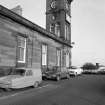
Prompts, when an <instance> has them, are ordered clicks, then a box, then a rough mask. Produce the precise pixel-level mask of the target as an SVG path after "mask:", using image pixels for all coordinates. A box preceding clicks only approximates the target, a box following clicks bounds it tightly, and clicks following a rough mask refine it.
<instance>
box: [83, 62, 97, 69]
mask: <svg viewBox="0 0 105 105" xmlns="http://www.w3.org/2000/svg"><path fill="white" fill-rule="evenodd" d="M82 68H83V70H94V69H96V68H97V67H96V65H94V64H92V63H85V64H84V65H83V67H82Z"/></svg>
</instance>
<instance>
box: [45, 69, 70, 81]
mask: <svg viewBox="0 0 105 105" xmlns="http://www.w3.org/2000/svg"><path fill="white" fill-rule="evenodd" d="M43 78H44V79H56V80H57V81H59V80H60V79H62V78H67V79H69V78H70V76H69V72H68V70H67V69H66V68H59V67H54V68H52V69H50V70H47V71H45V72H44V73H43Z"/></svg>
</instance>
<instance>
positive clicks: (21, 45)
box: [18, 36, 26, 63]
mask: <svg viewBox="0 0 105 105" xmlns="http://www.w3.org/2000/svg"><path fill="white" fill-rule="evenodd" d="M25 60H26V38H24V37H21V36H18V62H22V63H25Z"/></svg>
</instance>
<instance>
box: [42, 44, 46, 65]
mask: <svg viewBox="0 0 105 105" xmlns="http://www.w3.org/2000/svg"><path fill="white" fill-rule="evenodd" d="M42 65H47V45H44V44H43V45H42Z"/></svg>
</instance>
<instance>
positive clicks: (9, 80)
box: [0, 68, 42, 90]
mask: <svg viewBox="0 0 105 105" xmlns="http://www.w3.org/2000/svg"><path fill="white" fill-rule="evenodd" d="M41 82H42V74H41V70H35V69H32V68H17V69H15V70H13V71H12V72H11V73H10V74H9V75H7V76H4V77H0V88H4V89H6V90H9V89H18V88H25V87H29V86H33V87H37V86H38V85H39V84H40V83H41Z"/></svg>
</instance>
